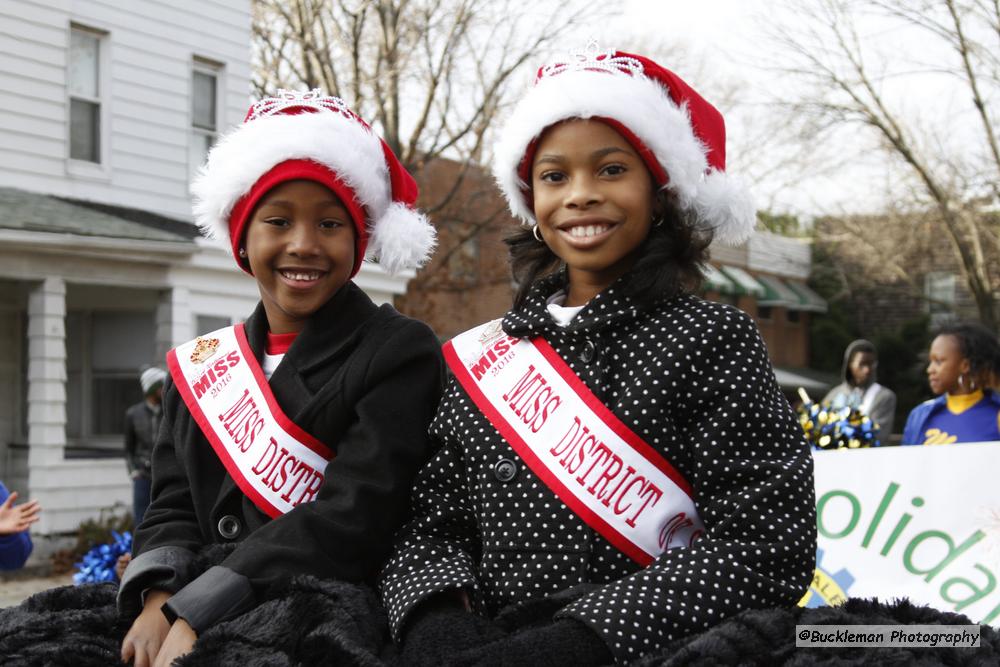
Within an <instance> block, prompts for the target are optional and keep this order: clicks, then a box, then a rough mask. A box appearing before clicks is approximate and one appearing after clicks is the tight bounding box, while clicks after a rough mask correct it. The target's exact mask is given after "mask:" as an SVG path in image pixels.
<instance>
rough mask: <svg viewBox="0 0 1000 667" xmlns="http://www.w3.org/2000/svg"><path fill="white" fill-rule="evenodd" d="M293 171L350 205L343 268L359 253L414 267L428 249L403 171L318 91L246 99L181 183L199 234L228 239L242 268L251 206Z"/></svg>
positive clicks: (293, 176) (429, 237)
mask: <svg viewBox="0 0 1000 667" xmlns="http://www.w3.org/2000/svg"><path fill="white" fill-rule="evenodd" d="M298 179H305V180H311V181H316V182H318V183H321V184H323V185H325V186H326V187H328V188H330V189H331V190H332V191H333V192H334V193H335V194H336V195H337V196H338V197H339V198H340V200H341V201H342V202H343V203H344V205H345V206H346V207H347V209H348V211H349V212H350V214H351V217H352V219H353V222H354V226H355V230H356V231H357V234H356V238H357V241H356V247H355V263H354V269H353V272H352V275H354V274H356V273H357V272H358V270H359V269H360V268H361V262H362V260H363V259H365V257H366V253H367V255H368V258H369V259H374V260H376V261H377V262H378V264H379V265H380V266H382V267H383V268H384V269H386V270H387V271H389V272H390V273H396V272H398V271H401V270H404V269H414V268H417V267H419V266H420V265H422V264H423V263H424V262H425V261H426V260H427V259H428V258H429V257H430V254H431V252H432V251H433V250H434V244H435V232H434V227H433V226H432V225H431V224H430V221H429V220H428V219H427V217H426V216H425V215H423V214H422V213H420V212H419V211H417V210H415V209H414V208H413V204H414V202H416V200H417V194H418V189H417V184H416V182H415V181H414V180H413V177H412V176H411V175H410V174H409V172H407V171H406V169H405V168H404V167H403V165H402V164H401V163H400V161H399V159H398V158H397V157H396V155H395V154H394V153H393V152H392V150H391V149H390V148H389V146H388V145H387V144H386V143H385V142H384V141H382V140H381V139H380V138H379V137H378V136H377V135H376V134H375V133H374V132H373V131H372V129H371V128H370V127H369V126H368V124H367V123H365V122H364V121H363V120H361V118H359V117H358V116H357V115H356V114H355V113H354V112H353V111H351V110H350V109H349V108H348V107H347V105H346V104H345V103H344V101H343V100H341V99H340V98H337V97H331V96H326V95H324V94H323V93H322V92H320V91H319V90H312V91H309V92H293V91H286V90H280V91H278V93H277V95H275V96H274V97H268V98H264V99H262V100H260V101H259V102H257V103H255V104H254V105H253V106H251V107H250V110H249V111H248V112H247V115H246V118H245V119H244V121H243V124H242V125H240V126H238V127H236V128H234V129H233V130H232V131H230V132H229V133H227V134H226V135H225V136H223V137H222V138H221V139H220V140H219V141H218V143H217V144H216V145H215V146H214V147H213V148H212V150H211V151H210V152H209V154H208V160H207V162H206V164H205V166H203V167H202V168H201V171H200V172H199V173H198V176H197V177H196V178H195V180H194V182H193V183H192V184H191V191H192V193H193V195H194V216H195V221H196V222H197V223H198V226H199V227H200V228H201V229H202V231H203V232H204V233H205V234H206V235H207V236H209V237H212V238H219V239H228V240H229V242H230V244H231V246H232V249H233V256H234V257H236V261H237V263H238V264H239V265H240V267H241V268H242V269H243V270H245V271H247V272H249V264H248V263H247V261H246V259H245V258H241V257H240V256H239V249H240V246H241V244H243V242H244V236H245V234H246V225H247V222H248V221H249V218H250V215H251V214H252V213H253V210H254V207H255V206H256V204H257V202H258V201H259V200H260V198H261V197H263V196H264V195H265V194H266V193H267V192H268V191H269V190H271V189H272V188H274V187H275V186H277V185H280V184H281V183H284V182H286V181H291V180H298Z"/></svg>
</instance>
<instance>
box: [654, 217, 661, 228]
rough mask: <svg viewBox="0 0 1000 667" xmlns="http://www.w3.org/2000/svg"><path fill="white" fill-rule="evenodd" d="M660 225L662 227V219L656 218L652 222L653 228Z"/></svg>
mask: <svg viewBox="0 0 1000 667" xmlns="http://www.w3.org/2000/svg"><path fill="white" fill-rule="evenodd" d="M662 225H663V218H657V219H656V220H653V226H654V227H660V226H662Z"/></svg>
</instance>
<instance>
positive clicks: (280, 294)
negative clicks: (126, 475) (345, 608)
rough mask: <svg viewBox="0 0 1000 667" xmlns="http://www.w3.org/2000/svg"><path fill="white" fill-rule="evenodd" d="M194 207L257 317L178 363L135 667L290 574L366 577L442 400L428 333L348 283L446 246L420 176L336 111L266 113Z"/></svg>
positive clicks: (215, 155) (318, 99)
mask: <svg viewBox="0 0 1000 667" xmlns="http://www.w3.org/2000/svg"><path fill="white" fill-rule="evenodd" d="M192 191H193V193H194V198H195V205H194V213H195V218H196V221H197V222H198V224H199V225H200V227H201V228H202V230H203V231H205V233H206V234H208V235H210V236H213V237H215V238H218V239H221V240H223V241H224V243H225V244H226V246H228V247H229V248H230V249H231V251H232V254H233V257H234V259H235V260H236V263H237V265H238V266H239V268H240V269H242V270H243V271H245V272H246V273H248V274H249V275H251V276H252V277H253V278H254V280H256V282H257V287H258V290H259V292H260V304H259V305H258V307H257V309H256V310H255V311H254V313H253V314H252V315H251V316H250V317H249V318H248V319H247V320H246V322H245V323H241V324H236V325H233V326H229V327H224V328H222V329H219V330H217V331H214V332H211V333H205V334H203V335H201V336H198V337H197V338H196V339H195V340H192V341H189V342H188V343H184V344H182V345H180V346H178V347H177V348H175V349H174V350H171V351H170V352H169V353H168V355H167V366H168V368H169V377H168V378H167V379H166V385H165V391H164V397H163V425H162V428H161V429H160V431H159V434H158V438H157V442H156V445H155V447H154V448H153V454H152V477H153V484H152V503H151V505H150V507H149V509H148V510H147V512H146V515H145V518H144V519H143V521H142V523H141V525H139V527H138V529H137V530H136V533H135V540H134V547H133V558H132V560H131V562H129V564H128V566H127V567H126V569H125V571H124V573H123V575H122V583H121V587H120V589H119V593H118V606H119V609H120V612H121V614H122V616H123V617H124V618H126V619H129V620H130V621H132V624H131V627H130V629H129V631H128V633H127V634H126V636H125V638H124V641H123V642H122V644H121V657H122V659H123V660H125V661H130V660H134V661H135V664H136V665H137V667H138V666H143V665H152V664H156V665H167V664H170V663H171V662H172V661H173V659H174V658H176V657H178V656H180V655H184V654H186V653H188V652H189V651H190V650H191V649H192V646H193V645H194V640H195V638H196V637H198V636H202V635H203V634H204V633H206V632H208V631H210V630H212V629H214V628H216V627H217V626H219V624H220V623H222V622H223V621H225V620H228V619H232V618H235V617H239V616H242V615H243V614H244V613H246V612H250V611H253V610H256V609H257V608H258V607H259V605H260V604H261V603H263V602H264V601H265V600H267V599H268V598H273V597H274V596H276V595H280V594H281V591H288V587H289V586H290V585H291V582H292V579H293V577H297V578H301V577H303V576H308V575H311V576H312V577H315V578H319V579H332V580H336V581H339V582H348V583H350V584H360V583H363V582H365V581H367V580H370V579H371V578H372V577H373V576H374V573H375V572H376V571H377V568H378V567H379V565H380V564H381V563H382V562H384V559H385V558H386V557H387V554H388V551H389V549H390V546H391V537H392V534H393V532H394V531H395V530H396V529H397V528H398V527H399V525H400V524H401V523H402V520H403V517H404V515H405V514H406V512H407V506H408V498H409V490H410V485H411V482H412V478H413V476H414V475H415V473H416V470H417V468H418V467H419V465H420V464H421V463H422V462H423V461H425V460H426V458H427V456H428V455H429V450H428V444H429V443H428V440H427V437H426V428H427V424H428V423H429V421H430V419H431V417H432V415H433V411H434V408H435V406H436V405H437V401H438V399H439V397H440V393H441V389H442V375H443V367H442V364H441V354H440V347H439V344H438V341H437V338H436V336H435V335H434V334H433V332H432V331H431V330H430V328H429V327H427V326H426V325H425V324H423V323H422V322H418V321H416V320H412V319H410V318H407V317H404V316H403V315H400V314H399V313H398V312H396V311H395V310H394V309H393V308H392V307H391V306H389V305H382V306H377V305H375V304H374V303H373V302H372V301H371V299H370V298H369V297H368V296H367V295H366V294H365V293H364V292H363V291H362V290H361V289H360V288H358V287H357V286H356V285H355V284H354V282H353V281H352V278H353V277H354V276H355V275H357V273H358V271H359V270H360V269H361V266H362V263H363V262H364V261H366V260H368V261H372V262H377V263H378V264H379V265H380V266H381V267H382V268H383V269H384V270H386V271H389V272H396V271H400V270H409V269H414V268H417V267H418V266H419V265H420V264H421V263H422V262H424V261H425V260H426V259H427V257H428V256H429V253H430V251H431V250H432V249H433V246H434V237H435V233H434V229H433V227H432V226H431V225H430V222H429V221H428V219H427V218H426V217H425V216H424V215H423V214H422V213H420V212H419V211H418V210H416V209H415V208H413V205H414V202H415V201H416V198H417V194H418V193H417V186H416V183H415V182H414V180H413V178H412V177H411V176H410V174H409V173H408V172H407V171H406V169H405V168H404V167H403V165H402V164H401V163H400V162H399V160H398V159H397V158H396V156H395V155H394V154H393V152H392V150H390V148H389V147H388V146H387V145H386V144H385V142H384V141H382V140H381V139H380V138H379V137H378V136H377V135H376V134H375V133H374V132H373V131H372V130H371V128H370V127H369V126H368V125H367V124H366V123H365V122H364V121H362V120H361V119H360V118H359V117H358V116H357V115H356V114H354V112H353V111H351V110H350V109H349V108H348V107H347V106H346V105H345V104H344V102H343V101H342V100H340V99H338V98H336V97H330V96H326V95H324V94H322V93H320V92H319V91H315V90H314V91H309V92H304V93H303V92H289V91H280V92H279V93H278V94H277V95H275V96H274V97H268V98H265V99H262V100H261V101H259V102H257V103H255V104H254V105H253V106H252V107H251V108H250V110H249V112H248V113H247V116H246V119H245V121H244V123H243V124H242V125H240V126H239V127H237V128H235V129H233V130H232V131H230V132H229V133H228V134H226V135H225V136H223V137H222V138H221V140H220V141H219V143H218V144H217V145H216V146H215V147H214V148H213V149H212V150H211V151H210V153H209V156H208V161H207V163H206V165H205V166H204V167H203V168H202V170H201V172H200V173H199V175H198V177H197V178H196V180H195V181H194V183H193V185H192ZM202 552H207V553H210V554H213V556H212V557H209V556H203V555H202ZM271 618H272V621H274V622H275V623H277V622H278V621H277V619H276V618H274V616H273V615H272V617H271ZM290 618H291V617H289V618H286V623H287V625H288V626H290V627H291V629H290V631H291V632H298V631H302V632H306V631H307V629H306V627H305V626H303V625H302V623H300V622H299V621H298V620H290ZM209 662H210V663H212V664H215V663H214V662H213V661H212V660H209Z"/></svg>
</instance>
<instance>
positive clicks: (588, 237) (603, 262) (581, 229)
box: [531, 119, 654, 306]
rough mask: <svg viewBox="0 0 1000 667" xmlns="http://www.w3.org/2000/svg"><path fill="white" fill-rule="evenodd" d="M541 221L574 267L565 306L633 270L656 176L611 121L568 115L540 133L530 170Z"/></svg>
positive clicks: (545, 232) (550, 240)
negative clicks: (572, 117)
mask: <svg viewBox="0 0 1000 667" xmlns="http://www.w3.org/2000/svg"><path fill="white" fill-rule="evenodd" d="M531 184H532V194H533V197H534V211H535V219H536V220H537V221H538V227H539V231H540V232H541V235H542V238H543V239H545V243H546V245H548V247H549V248H550V249H551V250H552V252H554V253H555V254H556V255H557V256H558V257H559V258H560V259H561V260H563V261H564V262H565V263H566V265H567V267H568V271H569V294H568V296H567V300H566V305H567V306H578V305H582V304H584V303H586V302H587V301H589V300H590V299H591V298H593V297H594V296H596V295H597V294H598V293H600V292H601V291H602V290H604V289H605V288H607V287H608V286H609V285H611V283H613V282H614V281H615V280H617V279H618V278H619V277H620V276H622V275H623V274H624V273H625V272H626V271H628V270H629V269H630V268H631V267H632V265H633V264H634V263H635V259H636V255H637V253H638V250H639V247H640V246H641V245H642V243H643V241H645V240H646V236H647V235H648V234H649V228H650V226H651V224H652V215H653V194H654V189H653V178H652V176H651V175H650V173H649V171H648V170H647V168H646V165H645V163H644V162H643V161H642V158H640V157H639V154H638V153H637V152H636V151H635V149H634V148H632V146H631V144H629V143H628V141H626V140H625V138H624V137H622V136H621V135H620V134H618V133H617V132H616V131H615V130H613V129H612V128H611V127H609V126H608V125H605V124H604V123H601V122H599V121H593V120H579V119H577V120H570V121H566V122H563V123H560V124H558V125H555V126H553V127H551V128H549V129H548V130H546V131H545V133H544V134H543V135H542V138H541V141H539V143H538V148H537V150H536V151H535V155H534V160H533V162H532V169H531Z"/></svg>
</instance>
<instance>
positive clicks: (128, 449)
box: [125, 366, 167, 527]
mask: <svg viewBox="0 0 1000 667" xmlns="http://www.w3.org/2000/svg"><path fill="white" fill-rule="evenodd" d="M166 378H167V372H166V371H165V370H163V369H162V368H157V367H155V366H151V367H150V368H147V369H146V370H144V371H143V372H142V373H141V374H140V375H139V386H140V387H142V400H141V401H139V402H138V403H136V404H135V405H133V406H131V407H129V409H128V410H126V411H125V466H126V467H127V468H128V475H129V478H130V479H131V480H132V519H133V521H134V524H135V526H136V527H138V526H139V524H140V523H142V517H143V516H144V515H145V514H146V508H147V507H149V493H150V484H151V482H152V475H151V473H150V460H151V459H152V456H153V442H154V441H155V440H156V432H157V430H159V427H160V412H161V410H160V406H161V405H162V403H163V381H164V380H165V379H166Z"/></svg>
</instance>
